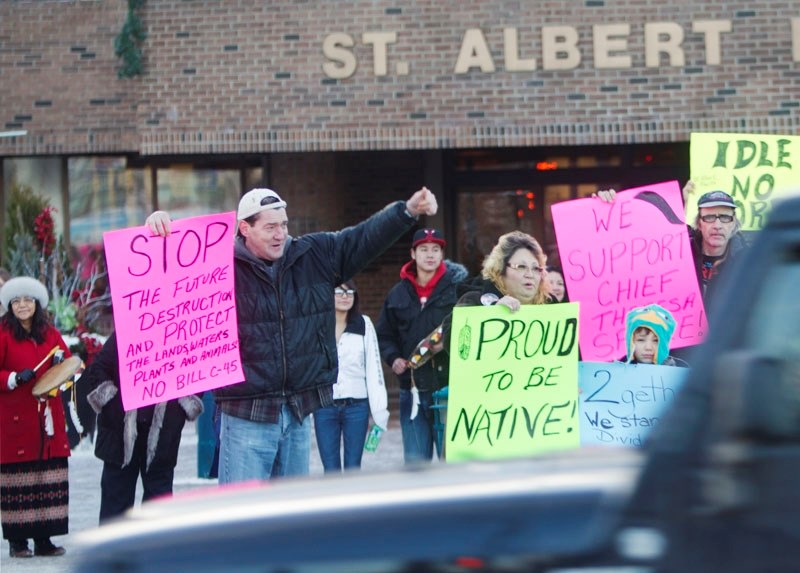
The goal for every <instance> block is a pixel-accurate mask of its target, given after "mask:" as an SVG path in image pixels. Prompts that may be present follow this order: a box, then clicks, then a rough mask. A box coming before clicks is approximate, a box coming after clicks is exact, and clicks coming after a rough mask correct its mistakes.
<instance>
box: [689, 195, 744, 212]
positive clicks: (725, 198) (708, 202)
mask: <svg viewBox="0 0 800 573" xmlns="http://www.w3.org/2000/svg"><path fill="white" fill-rule="evenodd" d="M707 207H730V208H731V209H736V203H734V202H733V197H731V196H730V195H728V194H727V193H725V191H709V192H708V193H706V194H704V195H703V196H702V197H700V199H698V200H697V208H698V209H705V208H707Z"/></svg>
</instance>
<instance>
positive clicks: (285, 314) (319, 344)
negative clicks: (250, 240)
mask: <svg viewBox="0 0 800 573" xmlns="http://www.w3.org/2000/svg"><path fill="white" fill-rule="evenodd" d="M414 224H415V220H414V219H413V218H411V217H409V216H408V215H406V213H405V203H404V202H402V201H398V202H396V203H393V204H391V205H389V206H387V207H386V208H385V209H383V210H381V211H379V212H378V213H375V214H374V215H372V216H371V217H370V218H369V219H367V220H366V221H363V222H362V223H359V224H358V225H355V226H353V227H348V228H347V229H343V230H341V231H338V232H331V233H312V234H309V235H305V236H303V237H299V238H289V239H288V240H287V241H286V247H285V248H284V252H283V256H282V257H281V258H280V259H278V260H277V261H275V263H274V264H273V268H272V269H268V267H267V266H266V263H265V262H264V261H262V260H261V259H259V258H257V257H255V256H254V255H253V254H252V253H251V252H250V251H248V250H247V248H246V247H245V246H244V243H243V242H242V241H241V240H237V243H236V249H235V253H234V259H235V260H234V266H235V269H236V274H235V280H236V310H237V317H238V321H239V348H240V352H241V357H242V367H243V370H244V377H245V381H244V382H241V383H239V384H233V385H231V386H226V387H224V388H219V389H217V390H215V391H214V396H215V397H216V399H217V400H218V401H224V400H240V399H253V398H265V397H277V396H285V395H289V394H296V393H298V392H301V391H304V390H308V389H311V388H318V387H322V386H331V385H333V384H334V383H335V382H336V377H337V373H338V356H337V352H336V335H335V322H336V318H335V308H334V297H333V289H334V288H335V287H336V286H337V285H340V284H342V283H343V282H345V281H347V280H349V279H351V278H352V277H353V276H354V275H355V274H356V273H358V272H359V271H360V270H362V269H363V268H364V267H365V266H367V265H368V264H369V263H370V262H371V261H372V260H373V259H374V258H375V257H377V256H379V255H380V254H381V253H383V252H384V251H385V250H386V249H387V248H388V247H390V246H391V245H392V244H393V243H394V242H395V241H396V240H397V239H399V238H400V237H401V236H402V235H403V234H404V233H406V232H407V231H408V230H409V229H410V228H411V227H412V226H413V225H414ZM273 277H274V278H273Z"/></svg>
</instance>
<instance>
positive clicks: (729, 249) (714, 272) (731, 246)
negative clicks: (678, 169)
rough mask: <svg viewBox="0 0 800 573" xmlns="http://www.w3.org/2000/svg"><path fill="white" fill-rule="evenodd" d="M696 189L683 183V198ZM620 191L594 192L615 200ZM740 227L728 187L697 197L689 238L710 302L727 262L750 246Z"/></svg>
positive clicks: (698, 275) (689, 182) (704, 289)
mask: <svg viewBox="0 0 800 573" xmlns="http://www.w3.org/2000/svg"><path fill="white" fill-rule="evenodd" d="M693 193H694V183H693V182H692V181H688V182H687V183H686V185H685V186H684V187H683V202H684V203H686V202H687V201H689V200H690V199H689V198H690V196H691V195H692V194H693ZM616 194H617V192H616V191H615V190H614V189H604V190H601V191H598V192H597V193H595V195H594V196H596V197H598V198H599V199H601V200H603V201H605V202H607V203H611V202H613V201H614V199H615V197H616ZM740 227H741V223H740V222H739V219H737V218H736V202H735V201H734V200H733V197H731V196H730V195H728V194H727V193H725V192H724V191H709V192H708V193H705V194H703V195H702V196H701V197H700V198H699V199H698V200H697V218H696V219H695V221H694V227H692V226H689V238H690V244H691V246H692V257H693V259H694V266H695V270H696V271H697V282H698V284H699V285H700V291H701V292H702V294H703V301H704V302H705V303H706V306H708V302H709V301H710V300H711V292H712V291H713V290H714V288H713V287H715V286H716V284H717V280H716V279H717V276H718V275H719V273H720V272H721V271H722V268H723V266H724V265H726V264H727V263H728V262H729V261H731V260H734V259H736V258H737V257H738V256H739V255H740V254H741V252H742V250H744V249H745V248H746V247H747V241H746V240H745V238H744V236H743V235H742V233H741V232H740V231H739V229H740ZM712 285H713V286H712Z"/></svg>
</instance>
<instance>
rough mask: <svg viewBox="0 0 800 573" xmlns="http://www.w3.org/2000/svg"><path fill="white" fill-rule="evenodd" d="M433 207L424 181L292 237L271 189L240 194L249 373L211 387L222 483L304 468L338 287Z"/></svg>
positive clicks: (332, 343) (239, 250) (328, 366)
mask: <svg viewBox="0 0 800 573" xmlns="http://www.w3.org/2000/svg"><path fill="white" fill-rule="evenodd" d="M436 210H437V204H436V197H435V196H434V195H433V193H432V192H431V191H429V190H428V189H427V188H426V187H423V188H422V189H420V190H419V191H417V192H416V193H414V194H413V195H412V196H411V198H410V199H409V200H408V201H405V202H403V201H397V202H395V203H392V204H390V205H388V206H387V207H385V208H384V209H382V210H381V211H379V212H377V213H375V214H374V215H372V216H371V217H370V218H369V219H367V220H366V221H363V222H361V223H359V224H357V225H355V226H352V227H348V228H346V229H343V230H341V231H338V232H323V233H311V234H309V235H304V236H302V237H292V236H290V235H289V232H288V225H289V219H288V217H287V214H286V201H284V200H283V199H281V197H280V196H279V195H278V194H277V193H276V192H275V191H273V190H271V189H253V190H251V191H248V192H247V193H246V194H245V195H244V196H243V197H242V198H241V201H240V202H239V209H238V212H237V219H238V222H237V224H238V229H237V237H236V243H235V247H234V267H235V284H236V287H235V288H236V314H237V319H238V325H239V345H240V349H241V357H242V367H243V370H244V377H245V380H244V381H243V382H241V383H239V384H234V385H232V386H227V387H225V388H219V389H217V390H215V392H214V396H215V399H216V401H217V404H218V407H219V408H220V410H221V412H222V420H221V435H220V457H219V481H220V483H223V484H224V483H234V482H242V481H247V480H251V479H268V478H270V477H273V476H274V477H280V476H289V475H305V474H308V457H309V452H310V446H311V434H310V422H309V420H308V415H309V414H311V413H312V412H314V410H316V409H318V408H320V407H326V406H331V405H332V404H333V390H332V386H333V384H334V383H335V382H336V377H337V372H338V363H337V351H336V337H335V331H334V327H335V323H336V321H335V306H334V297H333V289H334V288H335V287H336V286H338V285H340V284H342V283H343V282H346V281H348V280H350V279H351V278H352V277H353V276H354V275H355V274H356V273H358V272H359V271H361V270H362V269H363V268H364V267H365V266H367V265H368V264H369V263H370V262H371V261H372V260H373V259H375V258H376V257H377V256H379V255H380V254H381V253H383V252H384V251H385V250H386V249H387V248H389V247H390V246H391V245H392V244H393V243H394V242H395V241H396V240H397V239H399V238H400V237H401V236H402V235H404V234H405V233H406V232H407V231H408V230H409V229H410V228H411V227H413V226H414V224H415V223H416V220H417V217H418V216H419V215H433V214H435V213H436ZM147 225H148V226H149V227H150V229H151V230H152V231H153V232H154V233H156V234H159V235H162V236H166V235H167V234H169V231H170V225H169V215H168V214H167V213H165V212H164V211H156V212H155V213H153V214H151V215H150V216H149V217H148V218H147Z"/></svg>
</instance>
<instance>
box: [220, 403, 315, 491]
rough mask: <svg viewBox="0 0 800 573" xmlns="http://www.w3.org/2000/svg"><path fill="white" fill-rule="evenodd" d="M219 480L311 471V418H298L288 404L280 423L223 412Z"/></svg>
mask: <svg viewBox="0 0 800 573" xmlns="http://www.w3.org/2000/svg"><path fill="white" fill-rule="evenodd" d="M220 425H221V428H220V431H221V435H220V448H219V483H221V484H226V483H236V482H242V481H249V480H265V479H269V478H272V477H282V476H296V475H308V454H309V451H310V450H311V422H309V421H308V417H306V418H305V419H304V420H303V421H302V422H300V421H298V420H297V418H295V416H294V414H292V411H291V409H290V408H289V407H288V406H287V405H285V404H284V405H283V406H281V413H280V418H279V419H278V423H277V424H269V423H266V422H252V421H250V420H244V419H242V418H236V417H234V416H229V415H228V414H225V413H224V412H223V413H222V419H221V420H220Z"/></svg>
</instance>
